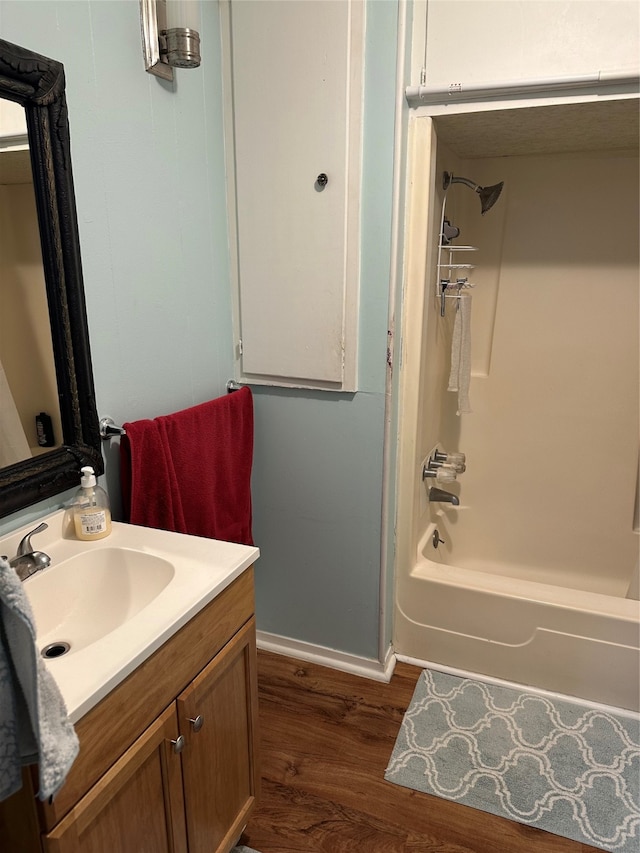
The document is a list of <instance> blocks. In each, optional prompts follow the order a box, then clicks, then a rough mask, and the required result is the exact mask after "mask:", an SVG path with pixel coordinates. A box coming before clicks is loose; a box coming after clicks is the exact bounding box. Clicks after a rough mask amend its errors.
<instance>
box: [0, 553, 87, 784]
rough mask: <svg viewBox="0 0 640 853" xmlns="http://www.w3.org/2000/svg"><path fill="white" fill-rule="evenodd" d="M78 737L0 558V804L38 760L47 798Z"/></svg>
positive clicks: (12, 576)
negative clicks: (26, 769)
mask: <svg viewBox="0 0 640 853" xmlns="http://www.w3.org/2000/svg"><path fill="white" fill-rule="evenodd" d="M78 748H79V747H78V738H77V736H76V733H75V731H74V728H73V725H72V724H71V722H70V721H69V718H68V716H67V709H66V706H65V704H64V699H63V698H62V695H61V693H60V690H59V688H58V685H57V684H56V682H55V681H54V679H53V676H52V675H51V673H50V672H49V670H48V669H47V668H46V666H45V663H44V661H43V660H42V658H41V657H40V654H39V652H38V649H37V647H36V630H35V625H34V620H33V613H32V611H31V605H30V604H29V600H28V598H27V596H26V595H25V592H24V589H23V587H22V583H21V581H20V579H19V578H18V575H17V574H16V573H15V571H14V570H13V569H12V568H11V567H10V566H9V564H8V563H7V562H6V561H5V560H2V559H0V800H4V799H6V798H7V797H10V796H11V794H14V793H15V792H16V791H18V790H19V789H20V787H21V786H22V771H21V767H22V765H26V764H34V763H35V762H38V764H39V766H40V790H39V792H38V796H39V797H40V799H41V800H46V799H47V798H48V797H51V796H53V795H54V794H55V793H56V792H57V791H58V789H59V788H60V787H61V786H62V784H63V782H64V780H65V779H66V776H67V773H68V772H69V768H70V767H71V765H72V764H73V762H74V761H75V758H76V756H77V754H78Z"/></svg>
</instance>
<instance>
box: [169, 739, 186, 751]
mask: <svg viewBox="0 0 640 853" xmlns="http://www.w3.org/2000/svg"><path fill="white" fill-rule="evenodd" d="M171 743H172V744H173V751H174V752H182V750H183V749H184V735H178V737H177V738H176V739H175V740H172V741H171Z"/></svg>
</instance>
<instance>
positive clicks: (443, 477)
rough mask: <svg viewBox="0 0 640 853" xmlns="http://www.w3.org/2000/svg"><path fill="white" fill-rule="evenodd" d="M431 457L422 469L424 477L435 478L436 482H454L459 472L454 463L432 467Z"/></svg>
mask: <svg viewBox="0 0 640 853" xmlns="http://www.w3.org/2000/svg"><path fill="white" fill-rule="evenodd" d="M431 462H432V460H431V459H430V460H429V461H428V462H427V464H426V465H425V466H424V468H423V469H422V479H423V480H427V479H434V480H435V481H436V483H453V481H454V480H455V479H456V478H457V476H458V472H457V471H456V469H455V468H454V467H453V466H452V465H442V464H440V465H436V466H433V467H432V464H431Z"/></svg>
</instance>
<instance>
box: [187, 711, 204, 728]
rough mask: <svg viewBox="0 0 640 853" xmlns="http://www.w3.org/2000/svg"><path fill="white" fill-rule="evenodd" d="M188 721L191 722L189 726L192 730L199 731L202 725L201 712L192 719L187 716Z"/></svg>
mask: <svg viewBox="0 0 640 853" xmlns="http://www.w3.org/2000/svg"><path fill="white" fill-rule="evenodd" d="M189 722H190V723H191V728H192V729H193V731H194V732H199V731H200V729H201V728H202V727H203V725H204V717H203V716H202V714H198V716H197V717H195V718H193V719H192V718H191V717H189Z"/></svg>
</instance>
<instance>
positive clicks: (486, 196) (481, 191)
mask: <svg viewBox="0 0 640 853" xmlns="http://www.w3.org/2000/svg"><path fill="white" fill-rule="evenodd" d="M451 184H465V186H467V187H471V189H472V190H475V192H477V193H478V195H479V196H480V204H481V206H482V210H481V213H482V215H483V216H484V214H485V213H486V212H487V211H488V210H491V208H492V207H493V205H494V204H495V203H496V202H497V201H498V198H499V196H500V193H501V192H502V187H503V186H504V181H500V183H499V184H494V185H493V186H492V187H481V186H480V185H479V184H476V183H474V182H473V181H470V180H469V178H458V177H454V176H453V175H452V174H451V172H445V173H444V174H443V176H442V186H443V187H444V189H445V190H446V189H449V187H450V186H451Z"/></svg>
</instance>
